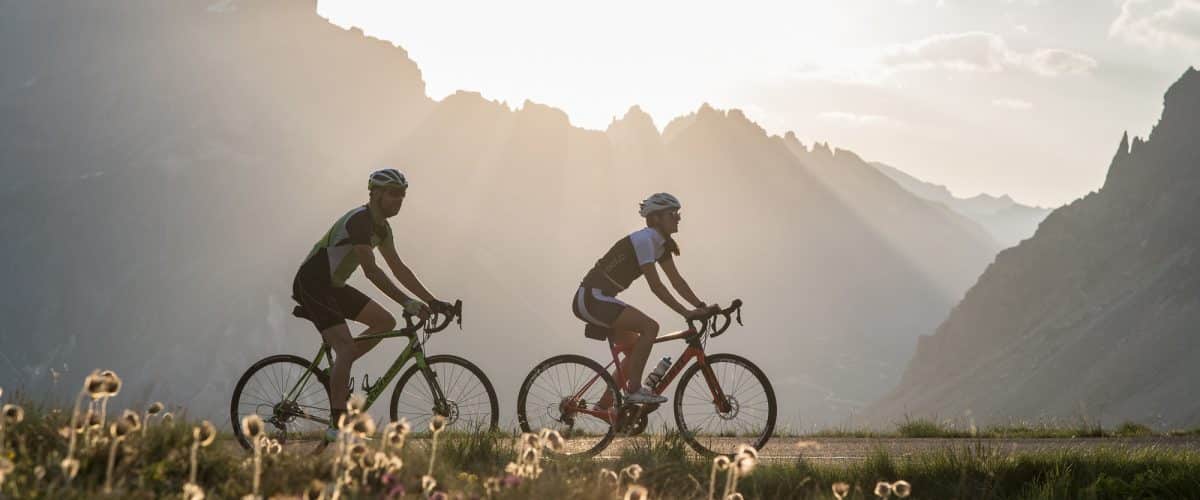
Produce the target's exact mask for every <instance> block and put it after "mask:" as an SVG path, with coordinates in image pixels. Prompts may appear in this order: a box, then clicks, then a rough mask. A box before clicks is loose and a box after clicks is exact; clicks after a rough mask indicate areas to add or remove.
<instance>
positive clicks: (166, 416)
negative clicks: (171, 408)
mask: <svg viewBox="0 0 1200 500" xmlns="http://www.w3.org/2000/svg"><path fill="white" fill-rule="evenodd" d="M160 418H161V419H162V423H164V424H167V425H170V424H171V423H172V422H174V421H175V415H173V414H171V412H166V413H163V416H162V417H160Z"/></svg>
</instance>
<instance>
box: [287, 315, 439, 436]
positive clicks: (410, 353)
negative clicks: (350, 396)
mask: <svg viewBox="0 0 1200 500" xmlns="http://www.w3.org/2000/svg"><path fill="white" fill-rule="evenodd" d="M394 337H408V345H407V346H405V347H404V350H403V351H401V352H400V355H399V356H397V357H396V360H395V361H393V362H392V366H391V367H389V368H388V371H387V372H386V373H384V375H383V378H380V379H376V381H375V383H374V384H372V386H371V388H370V390H368V391H367V394H366V403H365V404H364V405H363V411H367V410H368V409H370V408H371V405H372V404H374V403H375V400H377V399H379V396H380V395H382V394H383V391H384V389H386V388H387V387H388V386H389V385H391V383H392V379H394V378H395V377H396V375H397V374H399V373H400V369H401V368H404V365H405V364H407V363H408V360H409V359H413V360H415V361H416V364H417V367H419V368H420V369H421V374H422V375H423V376H424V377H425V380H426V382H428V383H429V387H430V388H431V390H432V391H433V393H434V394H433V396H434V398H435V400H436V401H438V402H439V403H438V404H439V405H440V404H441V403H440V402H441V401H444V400H445V399H446V397H445V395H444V394H442V388H441V386H440V385H439V384H438V383H437V375H436V374H434V373H432V371H431V370H430V369H429V365H428V364H426V362H425V349H424V348H423V347H422V343H421V341H420V340H418V339H417V334H416V333H411V332H403V331H400V330H392V331H389V332H383V333H374V334H371V335H362V336H359V337H354V341H355V342H366V341H371V340H383V339H389V338H394ZM332 351H333V349H331V348H330V347H329V344H326V343H325V342H321V348H320V349H319V350H317V355H316V356H315V357H314V358H313V360H312V361H311V362H310V363H309V367H310V368H309V369H308V370H307V371H305V372H304V375H303V376H301V377H300V379H299V380H297V381H296V384H295V385H293V386H292V388H291V389H290V390H288V393H287V398H286V400H287V401H291V400H294V398H296V397H297V396H298V395H300V394H304V386H305V385H307V384H308V381H309V378H310V377H311V376H312V375H313V373H314V372H313V370H315V369H318V367H320V364H321V360H322V359H324V360H325V363H326V366H329V367H331V368H332V366H333V352H332ZM302 416H304V417H305V418H308V419H310V420H312V421H314V422H320V423H323V424H326V425H328V424H329V423H330V422H329V420H328V419H323V418H318V417H313V416H310V415H302Z"/></svg>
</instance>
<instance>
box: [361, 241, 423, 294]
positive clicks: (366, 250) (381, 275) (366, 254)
mask: <svg viewBox="0 0 1200 500" xmlns="http://www.w3.org/2000/svg"><path fill="white" fill-rule="evenodd" d="M353 248H354V254H355V255H356V256H357V257H358V264H359V265H360V266H362V270H363V274H364V275H366V277H367V279H368V280H371V283H372V284H374V285H375V287H376V288H378V289H379V291H381V292H383V293H384V295H387V296H388V297H389V298H391V299H392V300H394V301H396V303H397V304H400V305H404V303H405V302H408V301H409V296H407V295H405V294H404V292H402V291H400V288H399V287H397V286H396V284H395V283H392V280H391V279H390V278H388V275H387V273H385V272H383V269H380V268H379V264H376V263H375V252H374V251H373V250H372V249H371V245H354V247H353Z"/></svg>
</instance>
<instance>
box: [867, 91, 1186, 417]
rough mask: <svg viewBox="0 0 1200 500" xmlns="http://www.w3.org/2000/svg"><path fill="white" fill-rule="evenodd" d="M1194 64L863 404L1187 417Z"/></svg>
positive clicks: (948, 412) (982, 413) (946, 410)
mask: <svg viewBox="0 0 1200 500" xmlns="http://www.w3.org/2000/svg"><path fill="white" fill-rule="evenodd" d="M1197 130H1200V72H1197V71H1196V70H1194V69H1189V70H1188V71H1187V72H1186V73H1185V74H1184V75H1183V77H1182V78H1180V80H1179V81H1178V82H1176V83H1175V84H1174V85H1172V86H1171V88H1170V90H1168V91H1167V93H1166V97H1165V99H1164V107H1163V115H1162V119H1161V120H1160V121H1159V123H1158V124H1157V125H1156V126H1155V127H1154V129H1153V131H1152V132H1151V134H1150V137H1149V138H1148V139H1147V140H1142V139H1140V138H1134V139H1133V141H1132V142H1131V141H1129V139H1128V137H1127V136H1126V137H1122V138H1121V143H1120V146H1119V147H1118V150H1117V153H1116V155H1115V157H1114V158H1113V161H1112V165H1111V166H1110V168H1109V174H1108V178H1107V180H1106V182H1105V184H1104V187H1103V188H1102V189H1100V190H1099V191H1098V192H1095V193H1092V194H1090V195H1088V196H1086V197H1084V198H1082V199H1079V200H1076V201H1075V202H1074V203H1071V204H1070V205H1067V206H1065V207H1062V208H1060V209H1058V210H1056V211H1054V212H1053V213H1051V214H1050V216H1049V217H1047V218H1046V220H1045V221H1044V222H1043V223H1042V224H1041V226H1040V227H1039V228H1038V231H1037V233H1036V235H1035V236H1034V237H1033V238H1031V239H1029V240H1027V241H1024V242H1022V243H1021V244H1020V245H1018V246H1017V247H1015V248H1011V249H1008V250H1005V251H1003V252H1001V253H1000V255H999V256H997V258H996V262H995V263H993V264H992V265H991V266H990V267H989V268H988V269H987V271H985V272H984V274H983V276H982V277H981V278H980V279H979V282H978V283H977V284H976V285H975V286H974V287H973V288H971V290H970V291H969V292H967V295H966V297H965V298H964V300H963V301H962V302H961V303H960V304H959V305H957V306H956V307H955V308H954V311H953V312H952V313H951V314H950V317H949V318H948V319H947V320H946V321H945V322H944V323H943V324H942V325H941V327H939V328H938V330H937V332H936V333H935V334H934V335H933V336H930V337H926V338H922V339H921V342H920V345H919V347H918V352H917V355H916V357H915V358H914V359H913V361H912V363H910V365H909V367H908V369H907V371H906V373H905V376H904V379H903V381H902V383H901V386H900V388H899V389H898V390H896V391H895V392H893V393H892V394H890V395H889V396H888V397H886V398H884V399H883V400H882V401H881V402H879V403H878V404H876V405H875V406H874V407H873V408H872V410H871V411H872V412H873V413H875V414H877V415H879V416H880V418H887V417H889V416H896V415H900V414H902V413H907V414H910V415H911V414H937V415H942V416H955V415H960V414H962V413H963V412H966V411H968V410H970V412H971V413H972V414H973V415H974V418H975V419H977V420H1000V419H1004V418H1008V417H1021V418H1031V417H1039V416H1047V417H1061V418H1070V417H1077V416H1081V415H1082V416H1086V417H1089V418H1093V419H1103V420H1105V421H1106V422H1109V423H1113V422H1118V421H1120V420H1123V419H1134V420H1138V421H1141V422H1146V423H1149V424H1155V425H1161V426H1187V425H1195V424H1197V423H1198V422H1200V402H1197V400H1196V398H1195V397H1194V396H1195V391H1194V389H1192V383H1191V381H1193V380H1195V379H1196V376H1197V375H1198V374H1200V368H1197V367H1198V366H1200V365H1198V364H1197V363H1196V359H1198V357H1200V343H1197V342H1195V331H1196V328H1195V325H1196V324H1198V323H1197V322H1198V321H1200V299H1198V297H1200V256H1197V255H1196V251H1197V249H1198V248H1200V226H1197V225H1196V223H1195V220H1196V218H1195V214H1196V213H1197V211H1198V210H1200V140H1197V135H1196V131H1197Z"/></svg>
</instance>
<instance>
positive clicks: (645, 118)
mask: <svg viewBox="0 0 1200 500" xmlns="http://www.w3.org/2000/svg"><path fill="white" fill-rule="evenodd" d="M613 128H629V129H634V130H645V129H646V128H651V129H654V131H655V133H658V128H657V127H655V126H654V118H653V117H651V116H650V114H649V113H647V112H645V111H644V110H642V107H641V106H638V105H636V104H635V105H633V106H630V107H629V111H626V112H625V116H622V117H621V118H616V117H613V121H612V123H609V124H608V130H609V131H612V130H613Z"/></svg>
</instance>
